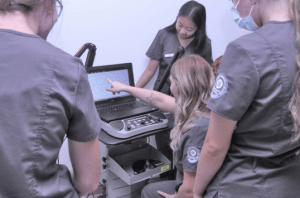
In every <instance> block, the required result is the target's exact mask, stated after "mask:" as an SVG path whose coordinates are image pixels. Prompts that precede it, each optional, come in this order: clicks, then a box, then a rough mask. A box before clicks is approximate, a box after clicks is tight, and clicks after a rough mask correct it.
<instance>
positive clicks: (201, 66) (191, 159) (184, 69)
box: [107, 55, 214, 198]
mask: <svg viewBox="0 0 300 198" xmlns="http://www.w3.org/2000/svg"><path fill="white" fill-rule="evenodd" d="M108 80H109V79H108ZM170 80H171V88H170V89H171V91H172V93H173V95H174V98H173V97H170V96H168V95H166V94H162V93H159V92H156V91H152V90H147V89H141V88H137V87H130V86H126V85H124V84H121V83H119V82H116V81H115V82H112V81H110V80H109V82H110V83H111V85H112V88H108V89H107V90H109V91H113V92H120V91H126V92H128V93H130V94H132V95H134V96H135V97H137V98H139V99H141V100H143V101H145V102H147V103H149V104H151V105H152V106H155V107H157V108H159V109H162V110H164V111H168V112H171V113H172V114H174V115H175V127H174V129H173V130H172V131H171V139H172V142H171V147H172V149H173V151H174V164H175V166H176V168H177V175H176V180H169V181H163V182H157V183H152V184H149V185H147V186H146V187H145V188H144V189H143V192H142V198H156V197H157V198H159V197H161V195H162V196H164V197H169V196H175V195H176V197H178V198H179V197H182V198H186V197H191V196H192V195H193V193H192V189H193V184H194V180H195V176H196V170H197V161H198V159H199V155H200V152H201V148H202V145H203V141H204V138H205V135H206V132H207V128H208V122H209V111H208V109H207V108H206V103H207V101H208V99H209V95H210V91H211V88H212V85H213V82H214V76H213V73H212V70H211V67H210V65H209V64H208V63H207V62H206V61H205V60H204V59H203V58H202V57H200V56H197V55H188V56H186V57H183V58H181V59H179V60H178V61H176V62H175V64H174V66H173V68H172V70H171V77H170ZM175 102H176V103H175Z"/></svg>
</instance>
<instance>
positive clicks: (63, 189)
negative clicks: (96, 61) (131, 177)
mask: <svg viewBox="0 0 300 198" xmlns="http://www.w3.org/2000/svg"><path fill="white" fill-rule="evenodd" d="M62 6H63V5H62V2H61V0H1V1H0V42H1V45H0V60H1V61H0V69H1V72H0V115H1V117H0V131H1V138H0V162H1V169H0V197H1V198H32V197H39V198H46V197H47V198H49V197H59V198H79V197H80V196H83V195H86V194H87V193H89V192H93V191H95V190H96V189H97V188H98V182H99V177H100V152H99V142H98V133H99V132H100V129H101V128H100V127H101V126H100V119H99V116H98V114H97V111H96V108H95V104H94V100H93V96H92V92H91V88H90V85H89V82H88V79H87V74H86V71H85V67H84V66H83V64H82V62H81V60H80V59H79V58H75V57H73V56H71V55H69V54H67V53H66V52H64V51H62V50H60V49H58V48H56V47H54V46H53V45H51V44H50V43H48V42H47V41H46V39H47V37H48V34H49V32H50V31H51V29H52V27H53V26H54V24H55V23H56V21H57V20H58V17H59V15H60V13H61V10H62ZM65 136H66V137H67V138H68V145H69V153H70V159H71V163H72V167H73V175H72V176H71V174H70V171H69V170H68V168H67V167H66V166H65V165H61V164H57V163H56V161H57V159H58V156H59V151H60V149H61V147H62V144H63V141H64V137H65Z"/></svg>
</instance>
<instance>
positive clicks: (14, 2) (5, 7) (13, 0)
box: [0, 0, 45, 11]
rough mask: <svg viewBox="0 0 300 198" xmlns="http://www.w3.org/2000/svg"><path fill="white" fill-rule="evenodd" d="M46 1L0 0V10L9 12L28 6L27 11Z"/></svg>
mask: <svg viewBox="0 0 300 198" xmlns="http://www.w3.org/2000/svg"><path fill="white" fill-rule="evenodd" d="M44 1H45V0H0V10H2V11H9V10H11V9H12V7H16V6H20V5H22V6H26V8H27V9H31V8H33V7H35V6H37V5H39V4H40V3H42V2H44Z"/></svg>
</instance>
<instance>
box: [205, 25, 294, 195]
mask: <svg viewBox="0 0 300 198" xmlns="http://www.w3.org/2000/svg"><path fill="white" fill-rule="evenodd" d="M295 55H296V42H295V27H294V25H293V22H292V21H285V22H274V21H270V22H267V23H265V24H264V26H263V27H262V28H260V29H258V30H257V31H255V32H253V33H251V34H248V35H246V36H243V37H241V38H239V39H237V40H235V41H233V42H231V43H230V44H229V45H228V47H227V49H226V52H225V55H224V57H223V60H222V62H221V65H220V68H219V70H218V73H217V79H216V83H215V86H214V87H213V90H212V94H211V98H210V100H209V103H208V108H209V109H211V111H213V112H215V113H217V114H219V115H221V116H222V117H225V118H227V119H230V120H235V121H237V126H236V128H235V130H234V132H233V136H232V141H231V145H230V148H229V151H228V154H227V156H226V159H225V161H224V163H223V165H222V167H221V169H220V170H219V172H218V173H217V174H216V176H215V177H214V179H213V181H212V182H211V183H210V185H209V186H208V188H207V193H206V195H205V198H211V197H214V196H215V197H220V198H227V197H228V198H229V197H230V198H235V197H236V198H241V197H245V198H248V197H249V198H255V197H264V198H283V197H289V198H293V197H295V198H296V197H300V188H299V187H300V163H299V157H298V156H295V155H294V154H295V152H296V151H297V150H299V148H300V142H297V143H295V144H292V145H291V140H292V138H293V134H294V132H293V130H292V129H293V123H292V118H291V113H290V111H289V109H288V105H289V101H290V99H291V96H292V87H293V82H294V77H295V74H296V72H297V70H298V69H297V65H296V62H295Z"/></svg>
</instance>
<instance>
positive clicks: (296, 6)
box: [289, 0, 300, 142]
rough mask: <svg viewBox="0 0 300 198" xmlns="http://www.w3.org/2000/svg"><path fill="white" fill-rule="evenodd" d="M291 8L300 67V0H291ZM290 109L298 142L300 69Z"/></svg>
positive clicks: (299, 137) (299, 126)
mask: <svg viewBox="0 0 300 198" xmlns="http://www.w3.org/2000/svg"><path fill="white" fill-rule="evenodd" d="M290 8H291V9H290V10H291V14H292V17H293V20H294V24H295V28H296V40H297V44H298V51H297V55H296V62H297V65H298V68H300V0H290ZM289 109H290V111H291V113H292V117H293V121H294V130H295V137H294V140H293V142H296V141H298V140H299V139H300V74H299V71H298V72H297V74H296V77H295V82H294V87H293V96H292V99H291V102H290V105H289Z"/></svg>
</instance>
